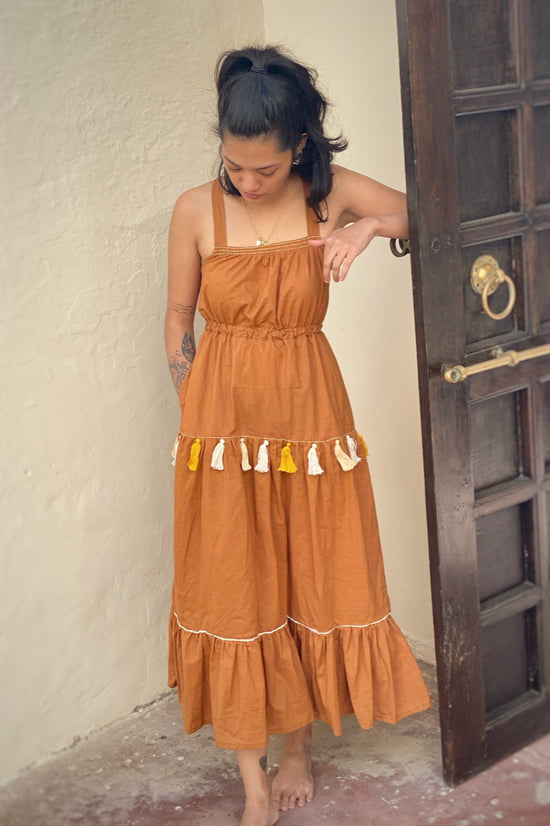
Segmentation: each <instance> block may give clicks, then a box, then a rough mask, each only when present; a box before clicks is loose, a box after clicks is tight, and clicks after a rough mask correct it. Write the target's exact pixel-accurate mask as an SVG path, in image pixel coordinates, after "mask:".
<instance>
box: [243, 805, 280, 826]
mask: <svg viewBox="0 0 550 826" xmlns="http://www.w3.org/2000/svg"><path fill="white" fill-rule="evenodd" d="M278 821H279V812H278V811H277V809H275V808H274V806H273V804H272V803H271V801H270V800H269V799H264V800H255V801H251V800H247V801H246V806H245V807H244V814H243V817H242V820H241V826H275V823H278Z"/></svg>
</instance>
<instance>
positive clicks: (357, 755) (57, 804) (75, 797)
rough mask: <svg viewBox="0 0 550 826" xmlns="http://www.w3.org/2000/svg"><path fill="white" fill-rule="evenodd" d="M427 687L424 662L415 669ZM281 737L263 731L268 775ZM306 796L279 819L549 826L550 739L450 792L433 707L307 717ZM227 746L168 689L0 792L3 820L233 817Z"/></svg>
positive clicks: (49, 823)
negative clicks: (309, 796) (186, 722)
mask: <svg viewBox="0 0 550 826" xmlns="http://www.w3.org/2000/svg"><path fill="white" fill-rule="evenodd" d="M425 674H426V677H427V680H428V683H429V685H430V689H431V693H432V696H435V686H434V683H435V680H434V675H433V671H432V670H431V669H426V671H425ZM280 748H281V738H273V742H272V745H270V753H269V764H270V770H271V772H273V770H274V768H275V767H276V764H277V760H278V755H279V753H280ZM314 756H315V766H314V774H315V780H316V784H317V793H316V798H315V801H314V802H313V803H312V804H310V805H308V806H307V807H306V808H305V809H295V810H294V811H291V812H287V813H284V814H282V815H281V820H280V823H281V826H313V824H316V825H317V826H318V824H321V823H325V822H326V823H335V824H350V826H386V824H392V826H393V824H395V826H416V824H422V826H427V824H438V826H480V825H481V824H492V823H494V824H497V823H499V824H509V825H510V826H522V824H528V825H529V826H549V824H550V736H549V737H546V738H543V739H541V740H539V741H538V742H537V743H534V744H533V745H531V746H529V747H528V748H525V749H523V750H522V751H520V752H518V753H517V754H516V755H514V756H513V757H510V758H508V759H507V760H504V761H503V762H501V763H500V764H498V765H497V766H494V767H493V768H491V769H489V770H488V771H486V772H485V773H484V774H483V775H481V776H479V777H476V778H473V779H472V780H469V781H468V782H467V783H464V784H463V785H462V786H459V787H458V788H456V789H450V788H448V787H447V786H446V785H445V784H444V782H443V780H442V779H441V768H440V746H439V729H438V720H437V712H436V710H435V709H431V710H429V711H427V712H423V713H422V714H419V715H416V716H414V717H411V718H409V719H408V720H404V721H403V722H401V723H399V724H398V725H397V726H389V725H385V724H377V725H376V726H375V727H374V729H373V730H372V731H361V730H360V729H359V728H358V726H357V724H356V722H355V720H354V718H351V717H350V718H347V719H346V720H345V725H344V735H343V736H342V737H340V738H335V737H333V736H332V734H331V732H330V731H329V730H328V728H327V727H326V726H325V725H324V724H322V723H319V724H316V725H315V726H314ZM241 809H242V793H241V787H240V781H239V777H238V774H237V771H236V768H235V763H234V757H233V754H232V753H231V752H224V751H220V750H218V749H217V748H216V746H215V745H214V741H213V737H212V732H211V730H210V729H204V730H203V731H201V732H198V733H197V734H195V735H192V736H190V737H189V736H186V735H184V733H183V730H182V724H181V718H180V710H179V706H178V704H177V700H176V697H175V696H174V694H170V695H169V696H167V697H165V698H164V699H162V700H161V701H159V702H158V703H156V704H155V705H152V706H150V707H148V708H146V709H143V710H141V711H139V712H135V713H134V714H132V715H131V716H130V717H129V718H127V719H126V720H123V721H121V722H118V723H116V724H114V725H112V726H109V727H108V728H107V729H104V730H103V731H101V732H99V733H97V734H94V735H93V736H90V737H89V738H87V739H86V740H84V741H82V742H80V743H78V744H77V745H75V746H74V747H72V748H70V749H68V750H66V751H64V752H63V753H61V754H60V755H59V756H57V757H56V758H54V759H52V760H50V761H49V762H47V763H45V764H43V765H41V766H38V767H37V768H34V769H33V770H31V771H29V772H27V773H26V774H24V775H23V776H21V777H20V778H18V779H16V780H14V781H13V782H12V783H10V784H9V785H7V786H5V787H4V788H3V789H2V790H0V824H1V825H2V826H70V825H72V824H79V826H160V825H161V824H162V826H203V825H205V824H208V826H231V824H233V826H235V824H238V823H239V816H240V813H241Z"/></svg>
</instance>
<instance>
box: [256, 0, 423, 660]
mask: <svg viewBox="0 0 550 826" xmlns="http://www.w3.org/2000/svg"><path fill="white" fill-rule="evenodd" d="M263 5H264V16H265V27H266V40H267V42H271V43H281V44H283V45H286V46H287V47H288V48H290V49H292V50H293V51H294V53H295V54H296V56H297V57H298V58H299V59H300V60H303V61H304V62H306V63H309V65H311V66H314V67H315V68H316V69H317V71H318V72H319V78H320V82H321V85H322V87H323V88H324V89H325V91H326V92H327V93H328V96H329V99H330V100H331V101H332V103H333V104H334V108H333V113H334V114H333V115H332V116H331V124H332V126H333V131H338V130H343V132H344V135H345V136H346V137H347V138H348V140H349V143H350V146H349V149H348V150H347V151H346V153H344V154H342V155H339V156H338V158H337V159H336V160H337V162H339V163H343V164H344V165H346V166H349V167H351V168H353V169H356V170H358V171H359V172H363V173H365V174H367V175H370V176H371V177H373V178H377V179H379V180H381V181H383V182H384V183H387V184H389V185H390V186H393V187H396V188H397V189H404V188H405V175H404V162H403V138H402V126H401V100H400V87H399V62H398V52H397V27H396V20H395V4H394V3H393V2H389V0H339V2H338V3H336V4H334V3H332V2H328V0H299V2H298V3H297V2H295V0H264V2H263ZM331 289H332V294H331V302H330V308H329V313H328V316H327V321H326V324H325V331H326V333H327V335H328V337H329V339H330V341H331V343H332V345H333V348H334V350H335V352H336V355H337V357H338V360H339V362H340V366H341V368H342V372H343V375H344V379H345V381H346V384H347V387H348V390H349V394H350V397H351V402H352V406H353V408H354V412H355V420H356V425H357V427H358V429H359V430H360V432H362V433H363V435H364V436H365V439H366V441H367V443H368V445H369V449H370V454H371V455H370V467H371V472H372V476H373V485H374V491H375V496H376V503H377V509H378V517H379V522H380V533H381V537H382V543H383V548H384V558H385V563H386V572H387V576H388V584H389V591H390V595H391V598H392V607H393V612H394V615H395V616H396V619H397V620H398V621H399V623H400V625H401V627H402V629H403V631H404V632H405V633H406V635H407V637H408V639H409V641H410V642H411V644H412V646H413V648H414V649H415V651H416V653H417V654H419V655H420V656H422V657H423V658H424V659H427V660H428V661H432V662H433V661H434V659H435V655H434V649H433V627H432V615H431V597H430V589H429V570H428V546H427V535H426V515H425V506H424V478H423V469H422V448H421V433H420V414H419V400H418V389H417V373H416V355H415V341H414V327H413V325H414V316H413V304H412V288H411V274H410V264H409V259H408V258H407V259H396V258H394V257H393V256H392V255H391V253H390V251H389V246H388V241H386V240H382V239H376V240H375V241H374V242H373V244H372V245H371V247H370V248H369V250H368V251H367V252H366V253H365V254H364V255H363V257H362V258H361V259H360V260H358V261H357V262H356V263H355V264H354V265H353V268H352V271H351V274H350V275H349V276H348V279H347V280H346V281H345V282H344V283H343V284H338V285H333V286H332V288H331Z"/></svg>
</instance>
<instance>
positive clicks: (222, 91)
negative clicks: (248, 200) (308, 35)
mask: <svg viewBox="0 0 550 826" xmlns="http://www.w3.org/2000/svg"><path fill="white" fill-rule="evenodd" d="M316 80H317V73H316V72H315V71H314V70H313V69H308V68H307V67H306V66H303V65H302V64H301V63H298V62H297V61H296V60H294V59H293V58H292V57H291V56H290V55H288V54H286V53H285V52H284V51H283V50H282V49H281V48H280V47H279V46H277V47H275V46H266V47H265V48H259V47H249V48H245V49H237V50H233V51H228V52H224V54H222V55H221V57H220V59H219V60H218V64H217V66H216V87H217V90H218V126H217V130H216V131H217V134H218V136H219V137H220V138H223V135H224V133H225V132H226V131H227V132H230V133H231V134H232V135H236V136H238V137H243V138H255V137H259V136H260V135H273V136H275V137H277V139H278V141H279V145H280V147H281V149H282V150H286V149H291V150H292V154H293V155H295V154H296V150H297V148H298V144H299V143H300V140H301V137H302V135H303V134H304V133H306V134H307V142H306V145H305V147H304V149H303V152H302V153H301V155H300V157H299V158H295V162H294V167H293V168H294V169H295V171H296V172H298V174H299V175H300V176H301V177H302V178H303V179H304V180H305V181H310V182H311V189H310V193H309V196H308V199H307V201H308V204H309V206H310V207H312V208H313V210H314V212H315V214H316V216H317V218H318V219H319V221H324V220H326V218H323V213H322V209H321V205H322V203H323V201H324V200H325V198H326V197H327V195H328V194H329V192H330V191H331V189H332V172H331V169H330V163H331V161H332V157H333V155H334V153H335V152H342V151H343V150H344V149H346V147H347V141H346V140H344V139H343V138H342V135H338V137H336V138H327V137H326V136H325V134H324V132H323V121H324V118H325V113H326V110H327V107H328V101H327V100H326V98H325V97H324V96H323V95H322V94H321V92H320V91H319V90H318V89H317V88H316V85H315V83H316ZM218 179H219V181H220V183H221V185H222V186H223V188H224V189H225V191H226V192H228V193H229V194H231V195H239V192H238V190H237V189H236V188H235V187H234V186H233V183H232V182H231V179H230V178H229V176H228V175H227V174H226V173H225V169H224V166H223V161H221V162H220V167H219V170H218Z"/></svg>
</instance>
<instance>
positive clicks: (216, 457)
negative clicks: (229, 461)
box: [210, 439, 225, 470]
mask: <svg viewBox="0 0 550 826" xmlns="http://www.w3.org/2000/svg"><path fill="white" fill-rule="evenodd" d="M224 450H225V439H220V441H219V442H218V444H217V445H216V447H215V448H214V450H213V451H212V461H211V462H210V467H211V468H214V470H223V452H224Z"/></svg>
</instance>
